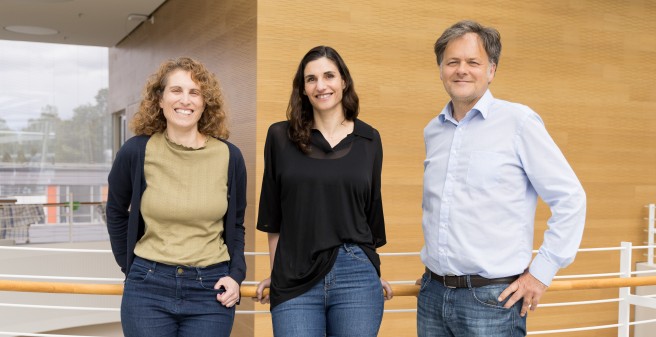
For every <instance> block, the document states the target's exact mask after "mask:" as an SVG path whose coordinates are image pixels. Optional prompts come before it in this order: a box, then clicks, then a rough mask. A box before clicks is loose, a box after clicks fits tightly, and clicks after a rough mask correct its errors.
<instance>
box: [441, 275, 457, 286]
mask: <svg viewBox="0 0 656 337" xmlns="http://www.w3.org/2000/svg"><path fill="white" fill-rule="evenodd" d="M450 276H455V275H444V276H442V285H444V286H445V287H447V288H449V289H455V288H457V286H450V285H448V284H447V282H446V278H447V277H450ZM456 283H457V282H456Z"/></svg>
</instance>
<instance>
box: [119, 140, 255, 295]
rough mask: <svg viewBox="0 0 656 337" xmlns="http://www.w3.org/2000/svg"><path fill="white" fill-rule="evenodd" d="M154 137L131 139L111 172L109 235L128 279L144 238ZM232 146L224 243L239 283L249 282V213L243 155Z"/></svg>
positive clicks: (224, 222)
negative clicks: (148, 166)
mask: <svg viewBox="0 0 656 337" xmlns="http://www.w3.org/2000/svg"><path fill="white" fill-rule="evenodd" d="M149 139H150V136H136V137H132V138H130V139H129V140H128V141H127V142H125V144H123V146H122V147H121V149H120V150H119V151H118V153H117V154H116V159H115V160H114V164H113V165H112V170H111V171H110V172H109V177H108V182H109V193H108V195H107V231H108V232H109V240H110V242H111V244H112V252H113V253H114V258H115V259H116V262H117V263H118V265H119V266H120V267H121V271H122V272H123V273H124V274H125V275H127V274H128V272H129V271H130V266H131V265H132V261H133V260H134V247H135V246H136V244H137V241H139V239H140V238H141V237H142V236H143V234H144V220H143V217H142V216H141V211H140V208H141V196H142V195H143V192H144V191H145V190H146V180H145V177H144V160H145V157H146V143H148V140H149ZM221 141H223V142H224V143H226V144H227V145H228V149H229V151H230V160H229V163H228V210H227V212H226V214H225V216H224V218H223V225H224V231H223V241H224V242H225V243H226V245H227V246H228V254H229V255H230V272H229V275H230V277H232V278H233V279H234V280H235V281H237V283H239V284H241V282H242V281H243V280H244V278H246V260H245V259H244V233H245V229H244V213H245V210H246V165H245V164H244V157H243V156H242V154H241V151H239V149H238V148H237V147H236V146H234V145H233V144H231V143H229V142H227V141H225V140H221Z"/></svg>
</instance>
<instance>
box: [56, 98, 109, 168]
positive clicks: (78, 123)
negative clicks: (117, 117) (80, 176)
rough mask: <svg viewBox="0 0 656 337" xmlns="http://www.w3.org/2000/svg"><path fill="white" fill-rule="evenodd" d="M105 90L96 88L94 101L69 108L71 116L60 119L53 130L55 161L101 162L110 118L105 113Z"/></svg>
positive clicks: (107, 136) (107, 142)
mask: <svg viewBox="0 0 656 337" xmlns="http://www.w3.org/2000/svg"><path fill="white" fill-rule="evenodd" d="M108 93H109V91H108V90H107V89H106V88H105V89H100V90H99V91H98V94H97V95H96V97H95V98H96V104H85V105H81V106H79V107H77V108H75V109H73V112H74V113H73V117H72V118H71V119H70V120H66V121H63V122H62V123H61V125H60V128H59V129H58V130H57V152H56V158H57V161H58V162H69V163H71V162H73V163H103V162H105V155H104V152H105V149H106V148H107V147H108V144H109V139H108V138H109V135H110V130H111V119H110V116H109V114H108V113H107V96H108Z"/></svg>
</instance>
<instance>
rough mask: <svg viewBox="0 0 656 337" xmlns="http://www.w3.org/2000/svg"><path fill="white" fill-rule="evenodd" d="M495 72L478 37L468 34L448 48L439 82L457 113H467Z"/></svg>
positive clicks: (487, 85) (481, 94)
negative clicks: (440, 81)
mask: <svg viewBox="0 0 656 337" xmlns="http://www.w3.org/2000/svg"><path fill="white" fill-rule="evenodd" d="M495 69H496V65H495V64H492V63H490V61H489V58H488V55H487V53H486V52H485V48H484V47H483V43H482V42H481V40H480V38H479V37H478V35H477V34H475V33H467V34H465V35H463V36H462V37H459V38H457V39H455V40H452V41H450V42H449V43H448V44H447V46H446V49H445V50H444V56H443V58H442V63H441V64H440V79H441V80H442V82H443V83H444V89H445V90H446V92H447V93H448V94H449V96H450V97H451V101H452V102H453V105H454V109H455V110H456V112H458V113H466V112H467V111H469V110H471V108H473V107H474V105H475V104H476V102H478V100H479V99H480V98H481V97H482V96H483V95H484V94H485V91H487V88H488V87H489V85H490V83H491V82H492V79H494V72H495ZM463 110H465V111H463Z"/></svg>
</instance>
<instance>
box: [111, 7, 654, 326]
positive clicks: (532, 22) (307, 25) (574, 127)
mask: <svg viewBox="0 0 656 337" xmlns="http://www.w3.org/2000/svg"><path fill="white" fill-rule="evenodd" d="M655 17H656V3H655V2H653V1H649V0H642V1H640V0H629V1H623V2H618V1H613V0H596V1H593V0H589V1H586V0H571V1H570V0H568V1H565V0H556V1H550V2H547V1H519V0H512V1H511V0H500V1H492V2H490V1H453V2H446V1H433V0H397V1H385V0H361V1H350V0H334V1H331V2H328V3H316V2H307V1H291V0H259V1H257V0H243V1H238V0H227V1H212V0H195V1H183V0H169V1H167V2H166V3H165V4H164V5H163V6H162V7H161V8H160V9H159V10H158V11H157V12H156V13H155V18H156V19H155V25H150V24H149V23H148V22H146V23H144V24H143V25H142V26H141V27H139V28H138V29H137V30H136V31H135V32H133V33H132V34H131V35H130V36H129V37H128V38H126V40H124V41H123V42H122V43H121V44H119V45H118V46H117V47H116V48H113V49H112V50H111V51H110V106H111V107H112V110H111V111H118V110H120V109H123V108H125V107H126V106H129V105H130V104H134V103H136V102H138V100H139V94H140V92H141V87H142V85H143V83H144V81H145V78H146V76H147V75H148V74H150V73H151V72H152V71H154V70H155V69H156V67H157V65H158V64H159V62H160V61H161V60H163V59H164V58H167V57H172V56H178V55H191V56H195V57H197V58H199V59H201V60H202V61H204V62H206V63H207V64H208V65H209V66H210V67H211V69H213V70H214V71H215V72H216V73H217V75H218V77H219V78H220V80H221V81H222V85H223V87H224V90H225V92H226V96H227V97H228V101H229V104H230V106H231V112H232V114H231V117H232V135H233V136H232V137H231V140H233V141H234V142H235V143H237V145H238V146H240V147H241V149H242V151H244V153H245V157H246V161H247V168H248V170H249V200H248V202H249V209H248V217H247V242H248V246H247V250H254V251H267V250H268V247H267V239H266V235H265V234H263V233H259V232H257V231H256V230H255V227H254V220H255V212H256V209H257V200H258V198H257V196H258V195H259V190H260V183H261V176H262V172H263V160H262V150H263V146H264V137H265V135H266V130H267V128H268V126H269V125H270V124H271V123H273V122H275V121H279V120H282V119H284V118H285V110H286V107H287V102H288V99H289V94H290V90H291V81H292V77H293V75H294V71H295V70H296V67H297V66H298V62H299V61H300V59H301V57H302V56H303V55H304V54H305V52H306V51H307V50H309V49H310V48H312V47H314V46H316V45H321V44H324V45H330V46H332V47H334V48H336V49H337V50H338V51H339V52H340V54H341V55H342V56H343V58H344V59H345V61H346V63H347V65H348V66H349V68H350V70H351V74H352V75H353V77H354V80H355V87H356V90H357V92H358V94H359V96H360V100H361V115H360V117H361V119H363V120H364V121H367V122H369V123H370V124H372V125H374V126H375V127H376V128H377V129H378V130H379V131H380V133H381V136H382V139H383V146H384V152H385V157H384V164H383V202H384V208H385V215H386V222H387V224H388V228H387V231H388V244H387V245H386V246H385V247H383V248H382V249H381V251H382V252H417V251H419V250H420V249H421V247H422V245H423V236H422V232H421V193H422V186H421V185H422V173H423V165H422V162H423V159H424V144H423V137H422V132H423V128H424V126H425V125H426V123H427V122H428V121H429V120H430V119H432V118H433V117H435V116H436V115H437V114H438V113H439V111H440V110H441V109H442V107H443V106H444V105H445V104H446V103H447V102H448V96H447V95H446V94H445V92H444V89H443V87H442V83H441V82H440V80H439V74H438V70H437V66H436V61H435V56H434V54H433V48H432V47H433V43H434V42H435V40H436V39H437V37H438V36H439V35H440V34H441V32H442V31H443V30H444V29H446V28H447V27H448V26H450V25H451V24H453V23H454V22H456V21H458V20H461V19H473V20H477V21H479V22H481V23H482V24H484V25H491V26H495V27H496V28H497V29H499V31H500V32H501V37H502V42H503V51H502V54H501V59H500V63H499V67H498V70H497V74H496V77H495V79H494V82H493V83H492V85H491V90H492V93H493V94H494V95H495V96H496V97H498V98H501V99H506V100H510V101H515V102H520V103H523V104H526V105H528V106H530V107H531V108H533V109H534V110H535V111H536V112H538V113H539V114H540V115H541V117H542V118H543V120H544V121H545V124H546V126H547V129H548V130H549V132H550V133H551V135H552V136H553V138H554V139H555V141H556V143H557V144H558V145H559V146H560V148H561V149H562V151H563V152H564V153H565V156H566V157H567V158H568V160H569V162H570V164H571V165H572V167H573V168H574V170H575V172H576V173H577V175H578V177H579V178H580V180H581V182H582V183H583V185H584V187H585V189H586V192H587V195H588V216H587V223H586V231H585V234H584V238H583V243H582V247H607V246H617V245H619V243H620V241H630V242H633V243H634V244H639V245H641V244H642V242H643V241H645V238H646V234H645V233H644V232H643V229H644V228H645V226H646V222H645V220H644V219H643V218H644V217H645V216H646V209H645V208H644V207H643V206H644V205H646V204H648V203H650V202H656V113H654V109H655V108H656V85H654V84H656V83H654V80H653V79H652V77H653V74H654V73H656V62H655V61H656V35H654V34H653V32H652V30H653V23H652V21H653V18H655ZM548 217H549V210H548V208H546V207H545V206H544V205H543V204H540V206H539V208H538V212H537V215H536V235H535V245H536V248H537V247H538V246H539V244H540V243H541V242H542V232H543V231H544V230H545V229H546V220H547V219H548ZM641 253H642V252H641V251H638V252H636V254H635V255H636V260H642V259H643V258H642V256H640V255H641ZM618 267H619V259H618V253H617V252H601V253H581V254H579V256H578V257H577V259H576V261H575V262H574V263H573V264H572V265H571V266H570V267H569V268H567V269H564V270H562V271H561V272H560V275H567V274H580V273H604V272H612V271H616V270H617V268H618ZM422 270H423V266H422V265H421V262H420V261H419V258H418V257H385V258H383V275H384V277H385V278H386V279H388V280H413V279H416V278H418V277H419V276H420V274H421V272H422ZM268 271H269V260H268V257H256V258H254V259H251V260H249V280H254V279H257V280H259V279H262V278H264V277H265V276H266V275H268ZM614 297H617V290H589V291H576V292H548V293H547V294H546V295H545V297H544V298H543V302H544V303H548V302H556V301H576V300H588V299H599V298H614ZM251 303H252V302H251V301H250V300H249V299H244V300H242V305H241V306H240V309H241V310H245V309H250V308H252V307H253V306H252V304H251ZM415 306H416V302H415V300H414V298H395V299H393V300H392V301H390V302H387V303H386V308H387V309H397V308H414V307H415ZM254 308H255V309H256V310H266V309H268V306H261V305H255V306H254ZM245 317H250V318H248V319H246V320H244V319H245ZM238 319H239V322H242V323H238V325H237V327H236V330H235V332H234V333H233V335H235V336H251V335H252V336H258V337H265V336H271V335H272V334H271V323H270V316H269V315H267V314H260V315H255V316H251V315H241V316H239V317H238ZM243 322H246V323H243ZM616 322H617V304H613V303H611V304H602V305H587V306H573V307H560V308H546V307H545V308H541V309H538V310H537V311H536V312H534V313H531V314H530V315H529V319H528V326H529V330H532V331H537V330H546V329H556V328H569V327H580V326H588V325H604V324H614V323H616ZM243 324H245V325H249V324H250V325H249V326H247V327H243V326H242V327H240V325H243ZM242 329H243V330H242ZM249 329H252V330H249ZM616 334H617V333H616V330H614V329H603V330H596V331H593V332H577V333H568V334H565V333H563V334H559V336H566V337H569V336H581V337H583V336H586V337H587V336H615V335H616ZM414 335H416V333H415V314H413V313H389V314H386V315H385V317H384V321H383V325H382V327H381V333H380V336H390V337H391V336H394V337H397V336H414Z"/></svg>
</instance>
